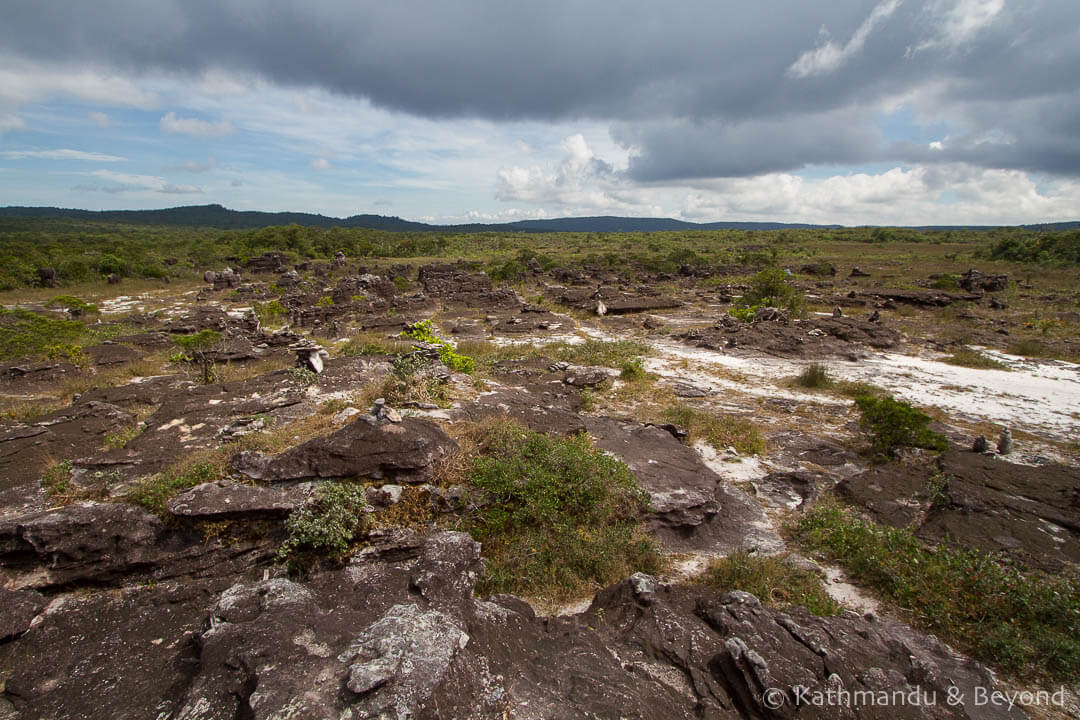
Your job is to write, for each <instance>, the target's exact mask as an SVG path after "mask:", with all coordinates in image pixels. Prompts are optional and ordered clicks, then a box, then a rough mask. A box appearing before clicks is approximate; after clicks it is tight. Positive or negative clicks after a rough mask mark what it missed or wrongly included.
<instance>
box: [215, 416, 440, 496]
mask: <svg viewBox="0 0 1080 720" xmlns="http://www.w3.org/2000/svg"><path fill="white" fill-rule="evenodd" d="M456 449H457V443H455V442H454V440H453V439H452V438H450V436H449V435H447V434H446V433H445V432H443V431H442V429H441V428H440V427H439V426H438V425H436V424H435V423H433V422H430V421H428V420H422V419H418V418H407V419H405V420H404V421H403V422H400V423H393V422H379V421H375V420H374V419H373V418H372V417H371V416H368V415H362V416H360V417H359V418H357V419H356V420H354V421H352V422H351V423H349V424H348V425H346V426H345V427H343V428H341V429H340V430H338V431H336V432H333V433H331V434H330V435H326V436H324V437H319V438H315V439H314V440H309V441H308V442H306V443H304V444H302V445H298V446H297V447H295V448H293V449H291V450H287V451H285V452H283V453H281V454H280V455H275V456H272V457H271V456H267V455H262V454H261V453H255V452H242V453H240V454H238V455H237V456H236V457H235V458H234V459H233V466H234V467H235V468H236V469H237V470H238V471H239V472H241V473H243V474H245V475H247V476H248V477H251V478H253V479H255V480H262V481H265V482H270V483H278V482H287V481H290V480H303V479H307V478H351V477H372V478H384V477H393V478H397V479H401V480H403V481H406V482H422V481H423V480H425V479H426V478H428V477H429V476H430V475H431V472H432V470H433V469H434V467H433V466H434V464H435V463H436V462H437V461H439V460H441V459H442V458H444V457H446V456H447V455H449V454H450V453H452V452H454V451H455V450H456Z"/></svg>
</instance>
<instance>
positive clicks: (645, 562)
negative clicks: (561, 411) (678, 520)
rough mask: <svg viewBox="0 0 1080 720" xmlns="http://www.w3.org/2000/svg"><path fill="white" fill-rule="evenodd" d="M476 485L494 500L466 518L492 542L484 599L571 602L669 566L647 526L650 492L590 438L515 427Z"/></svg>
mask: <svg viewBox="0 0 1080 720" xmlns="http://www.w3.org/2000/svg"><path fill="white" fill-rule="evenodd" d="M467 479H468V482H469V483H470V484H472V485H473V486H475V487H477V488H479V489H481V490H483V491H484V495H485V498H486V499H485V501H484V502H482V503H480V504H479V505H478V506H476V507H475V509H473V510H472V511H470V512H469V513H468V514H467V515H466V516H465V518H463V520H462V525H463V528H464V529H465V530H467V531H468V532H469V533H470V534H471V535H472V536H473V537H474V538H475V539H477V540H479V541H480V542H482V543H483V544H484V555H485V557H486V558H487V563H488V565H487V572H486V574H485V576H484V578H483V580H481V582H480V584H479V585H478V586H477V591H478V592H480V593H482V594H490V593H500V592H510V593H521V594H526V595H530V596H533V597H549V598H554V599H565V598H569V597H575V596H579V595H582V594H585V593H588V592H592V591H595V590H596V589H597V588H598V587H601V586H603V585H607V584H609V583H612V582H615V581H618V580H620V579H622V578H624V577H626V576H627V575H629V574H631V573H633V572H635V571H638V570H640V571H645V572H655V571H657V570H658V569H659V567H660V557H659V555H658V552H657V548H656V545H655V543H654V542H653V540H652V539H651V538H649V537H648V536H646V535H645V534H644V530H643V526H642V524H641V515H642V513H644V512H645V510H646V509H647V507H648V495H647V494H646V493H645V492H644V491H643V490H641V489H640V488H639V487H638V486H637V483H636V482H635V481H634V477H633V476H632V475H631V474H630V471H629V469H628V468H627V467H626V465H624V464H623V463H621V462H619V461H618V460H616V459H614V458H612V457H609V456H608V455H606V454H604V453H602V452H600V451H598V450H596V449H595V448H593V446H592V445H591V443H590V442H589V439H588V437H587V436H585V435H584V434H581V435H577V436H575V437H572V438H559V437H548V436H546V435H541V434H539V433H535V432H530V431H527V430H524V429H523V428H521V427H519V426H517V425H514V424H512V423H508V424H506V425H503V426H501V427H500V428H498V429H497V430H496V432H495V434H494V436H491V437H489V438H488V445H487V448H486V450H485V451H484V453H483V454H482V456H481V457H478V458H476V459H475V460H473V463H472V466H471V468H470V470H469V472H468V476H467Z"/></svg>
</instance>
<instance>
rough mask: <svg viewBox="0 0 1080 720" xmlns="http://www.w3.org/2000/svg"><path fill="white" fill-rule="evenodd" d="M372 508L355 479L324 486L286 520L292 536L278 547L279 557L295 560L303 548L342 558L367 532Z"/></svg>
mask: <svg viewBox="0 0 1080 720" xmlns="http://www.w3.org/2000/svg"><path fill="white" fill-rule="evenodd" d="M370 510H371V508H370V506H369V505H368V504H367V500H366V499H365V497H364V486H363V485H360V484H358V483H354V482H330V483H326V484H324V485H322V486H321V487H320V488H319V489H318V491H316V493H315V494H314V496H313V497H312V498H311V499H310V500H308V502H306V503H304V504H303V505H302V506H300V507H299V508H298V509H296V510H294V511H293V512H292V514H291V515H289V518H288V520H286V521H285V530H286V531H287V532H288V537H286V539H285V541H284V542H283V543H282V544H281V547H280V548H279V549H278V552H277V557H278V559H279V560H291V559H295V558H296V557H297V555H298V553H300V552H303V551H308V552H311V551H314V552H319V553H325V554H326V555H328V556H329V557H330V558H332V559H341V558H342V557H344V556H346V555H347V554H348V553H349V550H351V549H352V546H353V543H354V542H355V541H357V540H359V539H361V538H362V537H363V536H364V535H365V534H366V533H367V530H368V528H369V527H370V519H369V517H368V513H369V512H370Z"/></svg>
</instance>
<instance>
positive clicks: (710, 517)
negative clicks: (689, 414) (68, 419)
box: [585, 417, 763, 549]
mask: <svg viewBox="0 0 1080 720" xmlns="http://www.w3.org/2000/svg"><path fill="white" fill-rule="evenodd" d="M585 426H586V428H587V429H588V431H589V434H590V435H592V437H593V438H594V442H595V444H596V446H597V447H598V448H600V449H602V450H607V451H608V452H611V453H613V454H614V455H616V456H617V457H618V458H619V459H620V460H622V461H623V462H624V463H626V465H627V466H628V467H629V468H630V472H632V473H633V474H634V477H635V478H636V479H637V481H638V483H639V484H640V485H641V486H642V487H643V488H644V489H645V490H646V491H647V492H648V493H649V498H650V500H651V503H652V506H653V511H652V512H651V513H650V515H649V517H648V520H647V524H648V526H649V529H650V530H651V531H652V532H654V533H655V534H656V535H657V536H658V537H659V538H660V539H661V540H662V541H663V542H664V543H665V544H667V545H669V546H670V547H672V548H675V549H701V548H705V547H712V548H715V547H716V546H717V545H722V546H727V547H729V548H730V547H738V546H739V545H741V544H743V541H744V540H746V539H747V538H748V537H750V536H752V535H755V530H756V529H755V528H754V527H753V525H754V523H755V522H759V521H761V520H762V518H763V513H762V510H761V508H760V506H758V505H757V503H756V502H754V501H753V500H752V499H750V498H749V497H746V495H745V493H743V492H742V491H741V490H738V489H736V488H730V487H726V486H725V483H724V482H723V479H722V478H721V477H720V476H719V475H717V474H716V473H715V472H713V471H712V470H710V469H709V468H708V467H707V466H706V465H705V464H704V463H703V462H702V461H701V458H700V457H699V456H698V454H697V453H696V452H695V451H694V450H693V449H692V448H689V447H687V446H686V445H683V444H682V443H680V442H679V441H678V440H676V439H675V437H674V436H672V434H671V433H670V432H668V431H667V430H664V429H662V428H659V427H656V426H652V425H641V424H638V423H627V422H621V421H619V420H615V419H612V418H606V417H602V418H595V417H586V418H585Z"/></svg>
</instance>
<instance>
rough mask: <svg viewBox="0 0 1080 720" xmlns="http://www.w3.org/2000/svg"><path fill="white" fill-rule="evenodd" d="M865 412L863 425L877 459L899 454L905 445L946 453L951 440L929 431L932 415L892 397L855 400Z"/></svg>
mask: <svg viewBox="0 0 1080 720" xmlns="http://www.w3.org/2000/svg"><path fill="white" fill-rule="evenodd" d="M855 404H856V405H858V407H859V411H860V412H861V413H862V420H861V421H860V424H861V425H862V427H863V429H864V430H868V431H870V435H871V447H872V448H873V450H874V455H875V456H877V457H878V458H882V459H885V458H889V457H893V456H895V455H896V451H897V449H898V448H900V447H903V446H909V447H920V448H926V449H927V450H945V449H947V448H948V447H949V443H948V441H947V440H946V439H945V436H944V435H942V434H941V433H936V432H934V431H933V430H931V429H930V427H929V425H930V416H929V415H927V414H926V413H924V412H921V411H920V410H918V409H916V408H914V407H912V406H911V405H910V404H909V403H906V402H903V401H901V400H896V399H894V398H891V397H883V398H876V397H873V396H870V395H862V396H860V397H858V398H856V399H855Z"/></svg>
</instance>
